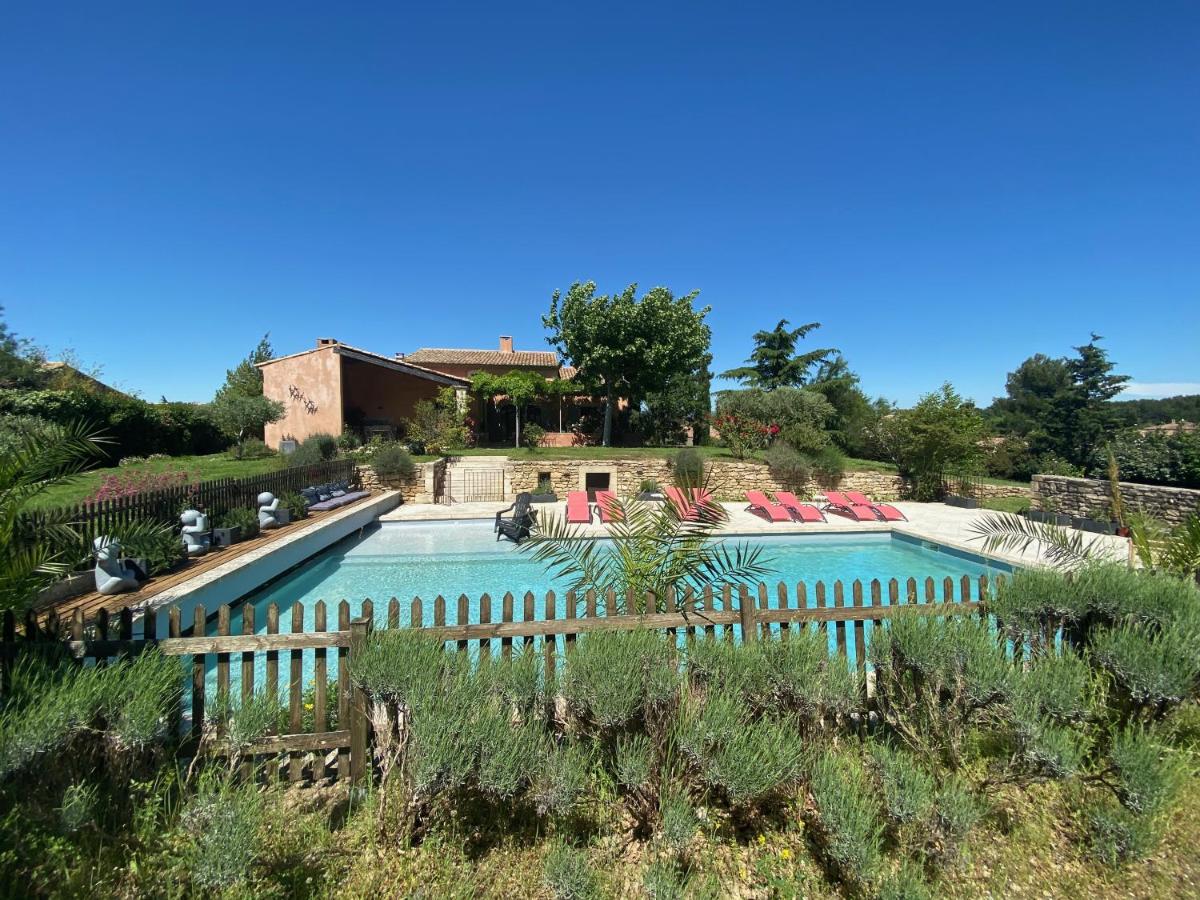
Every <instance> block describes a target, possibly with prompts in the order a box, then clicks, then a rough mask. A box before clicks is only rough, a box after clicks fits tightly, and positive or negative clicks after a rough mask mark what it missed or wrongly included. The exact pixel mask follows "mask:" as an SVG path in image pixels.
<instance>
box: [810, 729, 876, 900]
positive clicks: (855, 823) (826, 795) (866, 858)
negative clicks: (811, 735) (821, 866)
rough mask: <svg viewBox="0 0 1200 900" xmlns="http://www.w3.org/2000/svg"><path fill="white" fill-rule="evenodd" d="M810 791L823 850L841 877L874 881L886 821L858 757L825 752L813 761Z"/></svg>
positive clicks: (856, 881) (852, 881) (857, 881)
mask: <svg viewBox="0 0 1200 900" xmlns="http://www.w3.org/2000/svg"><path fill="white" fill-rule="evenodd" d="M809 790H810V791H811V793H812V798H813V805H814V807H815V809H816V820H817V821H816V825H817V829H818V831H819V834H820V841H821V849H822V851H823V852H824V854H825V856H826V858H827V859H828V861H829V862H830V864H831V865H832V866H833V868H834V869H836V870H837V871H838V872H839V874H840V875H841V877H842V878H844V879H845V880H846V881H848V882H850V883H851V884H855V883H863V882H870V881H871V880H872V879H874V878H875V876H876V873H877V872H878V871H879V868H880V865H881V863H882V860H883V819H882V817H881V816H880V813H879V807H878V805H877V801H876V799H875V792H874V791H873V790H872V789H871V784H870V780H869V779H868V778H867V775H866V773H865V772H864V771H863V767H862V764H861V762H860V761H859V760H858V758H857V757H856V756H853V755H851V754H849V753H845V752H834V751H827V752H825V753H822V754H821V755H819V756H818V757H817V758H816V760H815V761H814V762H813V763H812V766H811V770H810V772H809Z"/></svg>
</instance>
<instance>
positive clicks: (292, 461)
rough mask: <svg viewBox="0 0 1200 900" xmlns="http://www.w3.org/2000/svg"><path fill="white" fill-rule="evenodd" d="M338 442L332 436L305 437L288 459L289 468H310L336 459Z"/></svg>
mask: <svg viewBox="0 0 1200 900" xmlns="http://www.w3.org/2000/svg"><path fill="white" fill-rule="evenodd" d="M337 455H338V440H337V438H336V437H334V436H333V435H332V434H314V435H310V436H309V437H306V438H305V439H304V441H303V442H302V443H301V444H300V446H299V447H297V448H296V449H295V451H294V452H293V453H292V454H291V456H289V457H288V465H289V466H311V465H316V464H317V463H321V462H325V461H327V460H330V459H334V458H336V457H337Z"/></svg>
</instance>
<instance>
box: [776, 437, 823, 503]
mask: <svg viewBox="0 0 1200 900" xmlns="http://www.w3.org/2000/svg"><path fill="white" fill-rule="evenodd" d="M763 457H764V458H765V459H766V461H767V467H768V468H769V469H770V470H771V476H772V477H773V478H775V479H777V480H778V481H779V482H780V483H782V484H784V485H786V486H787V487H788V488H789V489H791V490H793V491H800V492H804V491H807V489H808V484H809V482H810V481H812V479H813V475H814V474H815V468H814V466H813V460H812V458H811V457H810V456H808V455H807V454H804V453H801V452H800V451H799V450H797V449H795V448H794V447H793V446H792V445H791V444H789V443H784V442H782V441H780V442H778V443H775V444H772V445H771V446H770V447H768V448H767V451H766V453H764V454H763Z"/></svg>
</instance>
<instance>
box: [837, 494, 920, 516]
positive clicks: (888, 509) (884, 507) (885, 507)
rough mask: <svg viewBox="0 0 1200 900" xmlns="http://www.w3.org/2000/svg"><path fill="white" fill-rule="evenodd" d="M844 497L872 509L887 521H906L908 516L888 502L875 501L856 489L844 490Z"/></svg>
mask: <svg viewBox="0 0 1200 900" xmlns="http://www.w3.org/2000/svg"><path fill="white" fill-rule="evenodd" d="M845 494H846V499H848V500H849V501H850V502H851V503H858V504H860V505H862V506H865V507H867V508H868V509H871V510H873V511H874V512H875V513H876V514H877V515H878V516H879V517H880V518H881V519H884V520H886V521H888V522H907V521H908V516H906V515H905V514H904V513H902V512H900V510H898V509H896V507H894V506H892V505H891V504H890V503H876V502H875V501H874V500H872V499H871V498H870V497H868V496H867V495H866V494H862V493H859V492H858V491H846V492H845Z"/></svg>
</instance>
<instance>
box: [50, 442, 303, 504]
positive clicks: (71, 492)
mask: <svg viewBox="0 0 1200 900" xmlns="http://www.w3.org/2000/svg"><path fill="white" fill-rule="evenodd" d="M282 466H283V459H282V458H281V457H279V456H268V457H267V458H265V459H245V460H239V459H232V458H231V457H230V456H229V455H228V454H225V453H213V454H210V455H208V456H175V457H171V458H170V459H155V460H151V461H149V462H144V463H136V464H134V465H130V466H113V467H111V468H107V469H92V470H91V471H89V472H84V473H83V474H81V475H77V476H75V477H74V478H72V479H71V480H70V481H68V482H66V483H65V484H58V485H55V486H54V487H52V488H50V489H49V490H47V491H46V492H45V493H44V494H41V495H39V496H38V497H37V498H36V499H35V500H34V501H33V503H31V504H30V505H31V506H32V507H33V508H35V509H39V508H40V509H46V508H48V507H54V506H67V505H70V504H73V503H82V502H83V501H84V500H86V499H87V498H88V497H90V496H91V495H92V494H94V493H95V492H96V489H97V488H99V487H100V481H101V479H102V478H103V477H104V476H105V475H117V474H126V473H132V472H188V473H190V474H192V475H194V476H195V478H196V479H197V480H200V481H206V480H208V479H211V478H244V477H246V476H247V475H258V474H260V473H262V472H271V471H274V470H275V469H279V468H282Z"/></svg>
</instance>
